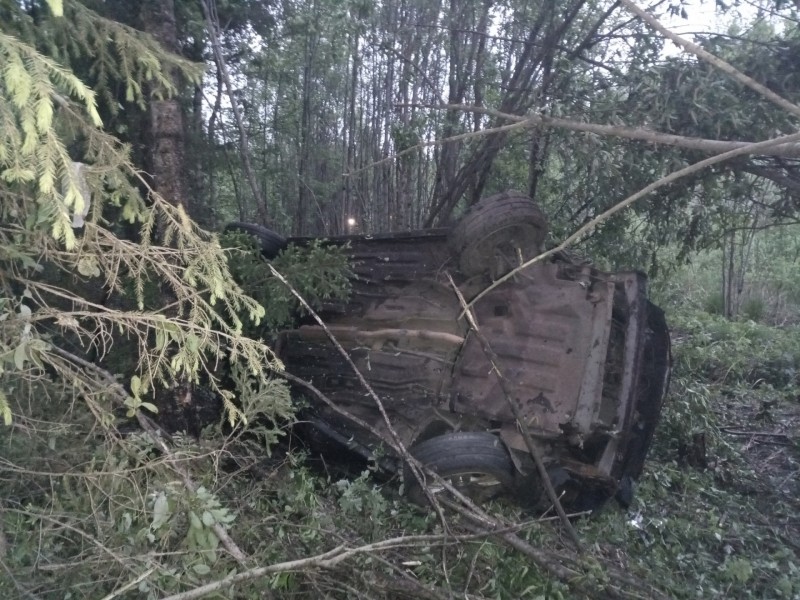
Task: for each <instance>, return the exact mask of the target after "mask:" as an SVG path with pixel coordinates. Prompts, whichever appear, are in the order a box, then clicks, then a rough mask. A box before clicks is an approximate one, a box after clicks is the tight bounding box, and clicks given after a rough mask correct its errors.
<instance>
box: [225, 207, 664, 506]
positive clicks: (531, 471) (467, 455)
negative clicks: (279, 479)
mask: <svg viewBox="0 0 800 600" xmlns="http://www.w3.org/2000/svg"><path fill="white" fill-rule="evenodd" d="M546 227H547V224H546V219H545V218H544V216H543V215H542V213H541V212H540V210H539V209H538V207H537V206H536V204H535V203H533V201H531V200H530V199H529V198H527V197H526V196H524V195H522V194H518V193H514V192H508V193H503V194H498V195H495V196H492V197H489V198H485V199H483V200H481V202H479V203H478V204H476V205H475V206H474V207H472V209H471V210H470V211H469V212H468V213H467V214H466V215H465V216H464V217H463V218H462V219H461V221H459V222H458V223H457V224H456V225H455V226H454V227H453V228H448V229H432V230H423V231H414V232H407V233H392V234H383V235H372V236H368V235H355V236H341V237H335V238H332V239H331V240H330V241H331V243H335V244H348V248H349V250H348V253H349V255H350V256H351V258H352V264H353V270H354V273H355V277H354V278H353V291H352V294H351V296H350V298H349V301H348V302H347V303H340V304H332V305H330V306H327V307H326V308H325V309H324V310H323V311H322V312H321V316H322V318H323V320H324V322H325V323H326V324H327V326H328V329H329V330H330V332H331V333H332V334H333V336H334V337H335V338H336V340H338V342H339V343H340V344H341V346H342V347H343V348H344V350H345V351H346V352H347V354H348V355H349V357H350V358H351V359H352V361H353V362H354V363H355V365H356V367H357V368H358V370H359V371H360V373H361V374H362V375H363V376H364V378H365V379H366V380H367V382H368V383H369V385H370V386H371V387H372V388H373V389H374V390H375V392H376V393H377V394H378V396H379V397H380V399H381V400H382V404H383V407H384V408H385V411H386V413H387V415H388V417H389V421H390V423H391V426H392V428H393V429H394V431H395V432H396V433H397V435H398V437H399V439H400V441H401V442H402V443H403V444H404V445H405V446H406V447H407V448H408V449H409V450H410V452H411V454H413V455H414V456H415V457H416V458H417V459H418V460H420V461H421V462H422V463H423V464H425V465H426V466H428V467H430V468H431V469H432V470H434V471H436V472H438V473H439V474H440V475H441V476H443V477H444V478H446V479H448V480H449V481H450V482H451V483H452V484H453V485H455V486H456V487H457V488H459V489H460V490H461V491H463V492H464V493H466V494H467V495H469V496H471V497H472V498H473V499H475V500H477V501H483V500H486V499H488V498H491V497H494V496H498V495H501V494H507V495H512V496H513V497H515V498H516V500H517V501H519V502H522V503H525V504H528V505H532V506H535V505H538V504H539V503H540V502H541V501H542V500H543V499H544V494H543V490H544V487H543V486H542V484H541V481H540V480H539V476H538V473H537V469H536V468H535V466H534V462H533V460H532V456H531V454H530V450H529V446H528V445H527V444H526V442H525V440H524V437H523V431H522V430H523V428H524V429H526V430H527V431H528V432H529V433H530V435H531V437H532V438H533V440H534V443H535V444H536V446H537V452H538V454H540V456H542V457H543V458H544V462H545V464H546V467H547V471H548V475H549V477H550V480H551V482H552V483H553V484H554V486H555V487H556V489H557V491H558V492H559V493H560V494H561V495H562V501H563V502H564V503H565V504H567V505H569V506H572V507H574V508H585V507H589V506H596V505H597V503H598V502H602V501H603V500H605V499H607V498H610V497H613V496H615V495H616V496H617V497H618V498H619V499H620V501H622V502H623V503H625V502H627V501H629V496H630V485H629V484H630V480H631V479H632V478H636V477H637V476H638V475H639V474H640V472H641V470H642V467H643V463H644V459H645V456H646V453H647V450H648V447H649V446H650V442H651V439H652V436H653V432H654V429H655V427H656V424H657V422H658V418H659V413H660V411H661V405H662V401H663V398H664V395H665V392H666V388H667V382H668V376H669V367H670V342H669V334H668V330H667V326H666V323H665V320H664V314H663V312H662V311H661V310H660V309H659V308H657V307H656V306H654V305H653V304H652V303H651V302H650V301H649V300H648V298H647V280H646V277H645V276H644V275H643V274H642V273H639V272H635V271H629V272H619V273H605V272H602V271H599V270H597V269H595V268H593V267H592V266H591V265H590V264H588V263H586V262H585V261H577V260H575V259H571V258H569V257H568V256H566V255H564V254H556V255H554V256H551V257H549V258H548V259H546V260H542V261H540V262H537V263H534V264H533V265H530V266H528V267H527V268H525V269H523V270H521V271H519V272H518V273H515V274H514V275H513V276H512V277H510V278H509V279H508V280H507V281H504V282H503V283H501V284H500V285H498V286H497V287H495V288H494V289H492V290H491V291H489V292H488V293H486V294H485V295H482V296H481V297H480V298H479V299H478V301H477V302H476V303H475V304H474V306H473V311H474V314H475V316H476V320H477V323H478V326H479V328H480V331H481V333H482V335H483V337H484V339H485V341H486V342H488V344H489V346H490V347H491V349H492V353H493V355H494V356H493V359H494V360H490V359H489V358H488V356H487V354H486V352H485V349H484V347H482V345H481V343H480V341H479V340H478V339H477V336H476V335H475V333H474V332H473V331H471V330H470V327H469V324H468V322H467V320H466V319H465V318H463V305H462V303H461V301H460V299H459V297H458V294H457V293H456V290H455V289H454V287H453V285H455V286H457V288H458V291H459V292H460V293H461V295H462V296H463V297H464V298H465V299H466V300H467V301H470V300H471V299H473V298H476V297H477V295H478V294H479V293H481V292H482V291H483V290H485V289H486V288H487V286H489V285H490V284H491V283H492V281H495V280H497V279H498V278H499V277H501V276H502V275H504V274H506V273H508V272H510V271H511V270H512V269H513V268H514V267H516V266H518V265H519V264H521V262H522V261H526V260H528V259H530V258H532V257H534V256H536V255H538V254H540V253H541V252H542V248H543V242H544V239H545V236H546ZM229 228H230V229H235V230H242V231H246V232H249V233H251V234H253V235H255V236H256V237H257V238H258V239H259V240H260V242H261V245H262V249H263V252H264V254H265V255H267V256H268V257H269V256H273V255H275V254H276V253H277V252H279V251H280V249H281V248H282V247H284V246H285V245H286V244H287V243H299V244H303V243H307V239H303V238H295V239H289V240H284V239H283V238H281V237H280V236H278V235H277V234H275V233H274V232H272V231H270V230H268V229H265V228H262V227H259V226H256V225H251V224H244V223H234V224H231V225H230V226H229ZM277 351H278V353H279V355H280V357H281V358H282V359H283V360H284V362H285V365H286V369H287V370H288V371H289V372H290V373H292V374H293V375H295V376H296V377H298V378H300V379H302V380H305V381H308V382H310V383H312V384H313V385H314V386H315V387H316V388H317V389H318V390H320V391H321V392H322V393H323V394H324V395H325V396H327V397H328V398H329V399H330V400H331V401H332V402H333V404H334V405H335V407H332V406H330V405H328V404H326V403H323V402H319V403H317V402H313V400H314V399H313V398H311V400H312V405H313V408H312V409H311V410H310V411H309V414H307V415H305V419H304V421H305V424H306V425H305V426H306V429H307V430H308V431H307V433H308V434H309V436H310V437H311V438H312V439H314V440H316V441H317V443H318V444H319V445H321V446H322V447H323V448H324V447H326V446H327V447H330V448H338V449H341V448H347V449H348V450H350V451H353V452H356V453H359V454H361V455H362V456H365V457H372V458H373V459H375V460H377V461H378V462H379V464H380V465H381V466H383V467H384V468H386V469H388V470H390V471H395V472H401V471H402V461H400V459H399V457H397V456H395V455H394V453H392V452H391V450H389V449H387V448H386V445H385V444H384V443H383V440H387V439H392V438H391V436H390V435H389V431H388V424H387V423H386V420H385V419H384V417H383V416H382V414H381V412H380V410H379V407H378V406H377V404H376V402H375V400H374V398H373V397H372V396H371V395H370V394H369V393H367V391H366V390H365V389H364V386H363V385H362V384H361V382H360V381H359V379H358V376H357V374H356V373H355V371H354V370H353V369H352V367H351V366H350V365H349V364H348V362H347V360H346V359H345V357H344V356H343V355H342V354H341V352H340V351H339V350H338V349H337V348H336V347H335V346H334V345H333V343H332V342H331V340H330V339H329V336H328V334H327V333H326V332H325V331H324V330H323V328H322V327H320V326H319V325H318V324H316V323H313V322H312V323H308V324H304V325H301V326H298V327H296V328H294V329H291V330H288V331H283V332H282V333H281V334H280V336H279V339H278V343H277ZM498 371H499V373H500V374H501V376H502V377H504V378H505V380H506V384H505V388H504V389H503V387H502V386H501V382H500V380H499V379H498ZM509 396H510V398H509ZM510 402H513V403H514V405H515V406H514V407H513V408H515V409H516V410H512V406H510ZM515 413H516V416H515ZM350 417H354V418H350ZM517 417H519V419H520V420H522V421H523V422H524V423H523V424H521V423H520V422H518V420H517ZM417 486H418V484H417V483H416V482H415V481H414V480H413V478H409V479H408V481H407V487H408V488H410V489H409V493H410V494H411V495H412V497H417V498H419V497H421V494H420V490H419V488H418V487H417ZM433 491H436V489H435V488H434V490H433Z"/></svg>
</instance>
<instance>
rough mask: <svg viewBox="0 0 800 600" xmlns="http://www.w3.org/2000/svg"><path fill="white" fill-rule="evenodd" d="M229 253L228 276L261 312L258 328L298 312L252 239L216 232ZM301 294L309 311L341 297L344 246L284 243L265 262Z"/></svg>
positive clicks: (346, 287)
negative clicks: (262, 318)
mask: <svg viewBox="0 0 800 600" xmlns="http://www.w3.org/2000/svg"><path fill="white" fill-rule="evenodd" d="M221 242H222V244H223V246H225V247H226V248H228V252H229V253H230V256H231V261H230V262H231V271H232V274H233V276H234V278H235V279H236V280H237V281H239V282H240V284H241V286H242V288H243V289H244V290H245V291H246V293H247V294H249V295H250V296H251V297H253V298H255V299H256V300H258V301H259V302H260V303H261V304H262V305H263V306H264V309H265V310H266V316H265V317H264V321H263V323H264V326H265V327H266V329H268V330H275V329H278V328H280V327H283V326H286V325H288V324H290V323H291V322H292V321H294V320H295V319H296V318H297V316H298V315H300V314H302V313H303V310H302V307H301V306H300V303H299V301H298V300H297V299H296V298H295V297H294V296H293V295H292V293H291V292H290V291H289V290H288V289H287V288H286V286H285V285H284V284H283V283H281V282H280V281H279V280H278V279H276V278H275V277H273V276H272V274H271V273H270V271H269V269H268V268H267V267H266V265H265V264H264V260H265V259H264V258H263V256H262V255H261V252H260V250H259V248H258V245H257V243H256V242H255V240H254V239H253V238H252V237H251V236H249V235H247V234H244V233H238V232H229V233H225V234H224V235H223V236H221ZM271 263H272V266H273V267H274V268H275V270H276V271H278V272H279V273H280V274H281V275H283V276H284V277H285V278H286V279H287V280H288V281H289V283H290V284H291V285H292V286H293V287H294V288H295V289H296V290H297V291H298V292H299V293H300V295H301V296H303V298H304V299H305V300H306V301H307V302H308V303H309V304H310V305H311V306H312V307H313V308H315V309H318V308H319V307H321V306H322V305H323V303H325V302H328V301H336V300H344V299H346V298H347V296H348V294H349V293H350V280H349V276H350V273H351V271H350V265H349V262H348V257H347V254H346V247H344V246H337V245H332V244H326V243H325V242H324V241H323V240H314V241H312V242H310V243H309V244H308V245H307V246H297V245H290V246H289V247H288V248H287V249H286V250H284V251H283V252H281V253H280V254H279V255H278V256H277V257H276V258H275V259H273V260H272V261H271Z"/></svg>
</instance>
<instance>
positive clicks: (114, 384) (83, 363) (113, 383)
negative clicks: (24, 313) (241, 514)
mask: <svg viewBox="0 0 800 600" xmlns="http://www.w3.org/2000/svg"><path fill="white" fill-rule="evenodd" d="M48 352H51V353H53V354H55V355H57V356H59V357H60V358H61V359H63V360H66V361H68V362H69V363H71V364H72V365H73V366H77V367H82V368H83V369H86V370H89V371H91V372H92V373H93V374H94V375H95V376H97V377H100V379H101V380H102V381H103V382H104V383H105V384H106V386H107V387H106V388H105V390H106V392H107V393H108V394H110V395H111V396H112V397H113V398H114V399H115V400H116V401H117V402H118V403H119V404H120V405H124V403H125V400H127V398H128V396H129V394H128V392H127V390H125V388H124V387H123V386H122V385H121V384H120V383H119V382H118V381H117V380H116V378H115V377H114V376H113V375H112V374H111V373H109V372H108V371H106V370H105V369H103V368H102V367H100V366H98V365H96V364H94V363H92V362H89V361H87V360H84V359H83V358H81V357H79V356H76V355H74V354H72V353H71V352H67V351H66V350H62V349H61V348H58V347H57V346H50V348H49V349H48ZM136 420H137V421H138V423H139V425H140V426H141V428H142V429H143V430H144V431H145V432H146V433H147V434H148V435H149V436H150V439H151V440H152V442H153V444H155V446H156V447H157V448H158V449H159V450H160V451H161V452H162V453H163V454H164V457H165V458H166V459H167V464H169V466H170V468H171V469H172V470H173V471H175V473H176V474H177V475H178V477H179V478H180V479H181V481H182V482H183V485H184V487H185V488H186V489H187V490H189V491H190V492H192V493H193V494H194V493H197V488H198V486H197V484H196V483H195V482H194V480H193V479H192V477H191V475H189V472H188V471H187V470H186V468H185V467H184V466H183V465H182V464H181V462H180V461H179V460H178V458H177V457H176V456H175V454H174V453H173V452H172V449H171V448H170V447H169V445H168V444H167V442H166V439H168V437H169V436H166V435H162V433H163V432H162V431H161V428H160V427H159V426H158V425H157V424H156V423H154V422H153V420H152V419H150V418H149V417H148V416H146V415H144V414H143V413H142V411H140V410H137V411H136ZM211 529H212V530H213V532H214V534H215V535H216V536H217V538H218V539H219V541H220V543H221V544H222V546H223V547H224V548H225V549H226V550H227V551H228V552H229V553H230V555H231V556H233V558H234V559H236V562H238V563H239V564H240V565H242V566H247V563H248V560H247V555H246V554H245V553H244V551H243V550H242V549H241V548H239V545H238V544H237V543H236V542H235V541H234V540H233V538H231V536H230V535H229V534H228V531H227V530H226V529H225V528H224V527H223V526H222V525H221V524H220V523H214V525H212V526H211Z"/></svg>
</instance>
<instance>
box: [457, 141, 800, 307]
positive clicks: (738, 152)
mask: <svg viewBox="0 0 800 600" xmlns="http://www.w3.org/2000/svg"><path fill="white" fill-rule="evenodd" d="M793 142H800V133H792V134H789V135H782V136H780V137H777V138H773V139H771V140H766V141H763V142H758V143H756V144H753V145H752V146H748V147H746V148H737V149H735V150H731V151H729V152H723V153H722V154H717V155H715V156H711V157H709V158H706V159H704V160H701V161H699V162H696V163H693V164H691V165H689V166H688V167H684V168H683V169H679V170H677V171H673V172H672V173H670V174H669V175H666V176H665V177H662V178H661V179H658V180H657V181H654V182H653V183H651V184H650V185H648V186H646V187H644V188H642V189H641V190H639V191H638V192H636V193H635V194H633V195H631V196H628V197H627V198H625V199H624V200H622V201H621V202H619V203H617V204H615V205H614V206H612V207H611V208H609V209H608V210H606V211H605V212H603V213H601V214H600V215H598V216H597V217H595V218H594V219H592V220H591V221H589V222H588V223H586V224H585V225H583V226H582V227H579V228H578V229H577V231H575V232H574V233H573V234H572V235H570V236H569V237H568V238H567V239H565V240H564V241H563V242H561V243H560V244H559V245H558V246H556V247H555V248H552V249H550V250H548V251H547V252H543V253H542V254H539V255H538V256H536V257H534V258H532V259H530V260H528V261H526V262H524V263H523V264H521V265H520V266H518V267H515V268H514V269H512V270H511V271H509V272H508V273H506V274H505V275H503V276H502V277H500V278H498V279H496V280H495V281H494V282H492V284H491V285H489V286H488V287H486V288H485V289H484V290H483V291H482V292H481V293H479V294H478V295H477V296H475V297H474V298H473V299H472V300H470V301H469V302H468V304H467V308H471V307H472V306H474V305H475V303H476V302H477V301H478V300H480V299H481V298H483V297H484V296H486V294H488V293H489V292H491V291H492V290H493V289H495V288H496V287H497V286H499V285H501V284H502V283H504V282H506V281H508V280H509V279H511V278H512V277H514V276H515V275H516V274H517V273H519V272H520V271H522V270H523V269H526V268H527V267H529V266H531V265H533V264H536V263H538V262H541V261H543V260H545V259H547V258H550V257H551V256H553V255H554V254H557V253H558V252H562V251H563V250H566V249H567V248H568V247H569V246H571V245H572V244H574V243H575V242H577V241H578V240H580V239H581V238H582V237H583V236H584V235H586V234H587V233H589V232H590V231H591V230H592V229H594V228H595V227H597V226H598V225H599V224H600V223H602V222H604V221H606V220H608V218H609V217H611V216H612V215H614V214H616V213H618V212H619V211H621V210H623V209H625V208H628V207H629V206H630V205H631V204H633V203H634V202H636V201H637V200H639V199H640V198H643V197H644V196H646V195H647V194H649V193H650V192H652V191H654V190H656V189H658V188H661V187H664V186H665V185H667V184H669V183H672V182H673V181H676V180H678V179H681V178H682V177H686V176H687V175H691V174H692V173H696V172H697V171H701V170H702V169H705V168H706V167H710V166H712V165H715V164H718V163H721V162H725V161H726V160H730V159H731V158H735V157H737V156H742V155H744V154H753V150H759V149H761V148H769V147H772V146H779V145H781V144H787V143H793ZM463 315H464V313H463V312H462V314H461V316H462V317H463Z"/></svg>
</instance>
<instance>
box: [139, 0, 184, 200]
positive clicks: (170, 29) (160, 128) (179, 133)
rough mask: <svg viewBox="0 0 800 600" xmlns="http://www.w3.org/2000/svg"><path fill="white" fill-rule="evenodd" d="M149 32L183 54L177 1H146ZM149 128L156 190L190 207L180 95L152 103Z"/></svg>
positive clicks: (143, 8) (144, 12) (144, 9)
mask: <svg viewBox="0 0 800 600" xmlns="http://www.w3.org/2000/svg"><path fill="white" fill-rule="evenodd" d="M141 19H142V24H143V26H144V30H145V32H147V33H149V34H150V35H152V36H153V37H154V38H155V39H156V40H157V41H158V42H159V43H160V44H161V45H162V46H163V47H164V48H165V49H166V50H168V51H170V52H173V53H175V54H178V53H179V46H178V28H177V24H176V19H175V3H174V1H173V0H145V1H144V2H142V6H141ZM169 76H170V77H171V79H172V81H173V83H174V84H175V86H176V88H178V89H180V87H181V83H182V82H181V81H180V77H179V76H178V74H177V73H175V72H172V73H169ZM149 117H150V118H149V123H148V125H149V129H150V137H151V146H150V152H149V157H148V161H149V163H150V164H149V165H148V169H149V171H150V175H151V177H152V185H153V189H154V190H155V191H156V192H158V193H159V194H160V195H161V196H163V197H164V198H165V199H166V200H167V201H169V202H171V203H172V204H174V205H176V206H183V207H184V208H186V209H187V210H188V209H189V194H188V192H187V189H188V186H187V184H186V127H185V117H184V114H183V108H182V107H181V103H180V101H179V99H178V98H177V97H172V98H166V99H163V100H154V101H152V102H151V103H150V115H149Z"/></svg>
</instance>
